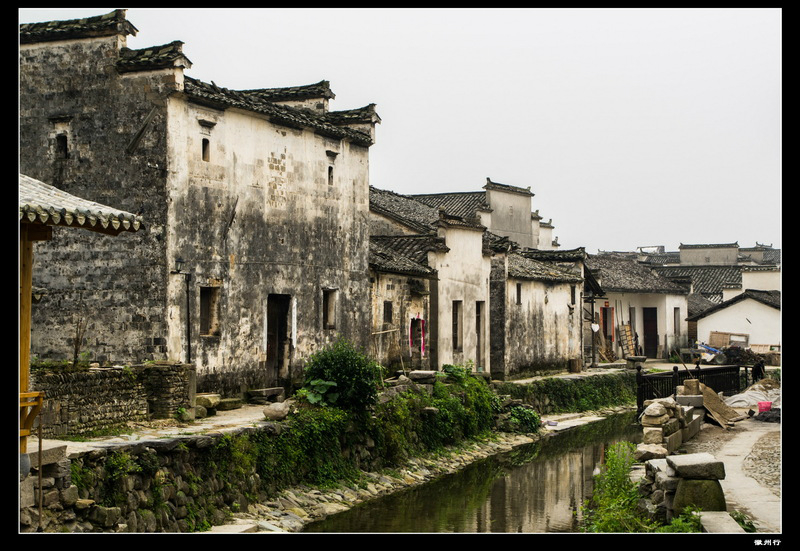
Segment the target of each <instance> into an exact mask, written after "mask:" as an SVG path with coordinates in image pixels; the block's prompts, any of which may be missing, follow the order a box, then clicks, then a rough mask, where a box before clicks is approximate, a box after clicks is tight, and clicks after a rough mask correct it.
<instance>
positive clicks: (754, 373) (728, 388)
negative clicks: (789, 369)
mask: <svg viewBox="0 0 800 551" xmlns="http://www.w3.org/2000/svg"><path fill="white" fill-rule="evenodd" d="M742 368H744V372H742V371H741V370H742ZM748 370H750V371H751V373H750V375H748ZM763 378H764V365H763V363H761V362H758V363H756V364H755V365H753V366H740V365H720V366H714V367H703V368H702V369H701V368H700V364H697V365H696V366H695V368H694V369H689V368H687V367H685V366H684V367H683V368H679V367H678V366H677V365H676V366H674V367H673V368H672V373H669V372H662V373H648V374H643V373H642V367H641V366H637V368H636V406H637V409H638V411H639V413H641V412H642V411H643V410H644V402H645V401H646V400H654V399H656V398H666V397H668V396H672V395H674V394H676V393H677V388H678V387H679V386H681V385H683V381H685V380H686V379H698V380H699V381H700V382H701V383H702V384H704V385H706V386H707V387H709V388H712V389H714V392H723V393H725V394H729V395H732V394H738V393H739V392H741V391H742V389H743V388H744V387H746V386H747V385H748V384H750V383H754V382H756V381H758V380H760V379H763Z"/></svg>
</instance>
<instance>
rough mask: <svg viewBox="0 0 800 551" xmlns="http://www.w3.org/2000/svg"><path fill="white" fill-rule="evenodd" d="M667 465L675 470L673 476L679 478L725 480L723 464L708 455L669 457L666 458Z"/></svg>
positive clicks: (696, 454)
mask: <svg viewBox="0 0 800 551" xmlns="http://www.w3.org/2000/svg"><path fill="white" fill-rule="evenodd" d="M667 463H669V465H670V467H672V468H673V469H675V475H676V476H678V477H680V478H694V479H703V480H724V479H725V464H724V463H723V462H722V461H719V460H718V459H717V458H716V457H714V456H713V455H711V454H710V453H689V454H686V455H671V456H669V457H667Z"/></svg>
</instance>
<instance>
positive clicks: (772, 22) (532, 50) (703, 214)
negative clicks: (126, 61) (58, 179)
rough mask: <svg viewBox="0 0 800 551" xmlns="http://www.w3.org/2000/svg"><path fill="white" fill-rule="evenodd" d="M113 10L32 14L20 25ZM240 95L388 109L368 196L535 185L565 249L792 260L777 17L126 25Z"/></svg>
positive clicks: (200, 16) (263, 13) (251, 16)
mask: <svg viewBox="0 0 800 551" xmlns="http://www.w3.org/2000/svg"><path fill="white" fill-rule="evenodd" d="M113 9H114V8H91V9H81V8H75V9H50V8H47V9H44V8H42V9H35V8H24V9H22V8H21V9H20V10H19V17H20V22H23V23H24V22H37V21H50V20H56V19H75V18H79V17H86V16H91V15H100V14H104V13H108V12H110V11H112V10H113ZM127 17H128V19H129V20H130V21H131V23H133V25H134V26H135V27H136V28H137V29H138V30H139V33H138V34H137V35H136V36H135V37H129V39H128V46H129V47H131V48H134V49H138V48H145V47H148V46H156V45H161V44H165V43H168V42H172V41H173V40H181V41H182V42H184V46H183V51H184V53H185V54H186V56H187V57H188V58H189V59H190V60H191V61H192V63H193V66H192V68H191V69H189V70H187V74H188V75H190V76H192V77H195V78H198V79H200V80H204V81H207V82H208V81H211V80H213V81H214V82H215V83H216V84H217V85H219V86H224V87H226V88H230V89H250V88H263V87H278V86H294V85H299V84H310V83H314V82H318V81H320V80H329V81H330V82H331V88H332V89H333V92H334V93H335V94H336V99H335V100H334V101H333V102H332V104H331V108H332V109H334V110H341V109H350V108H355V107H361V106H363V105H366V104H369V103H375V104H376V105H377V111H378V114H379V115H380V116H381V118H382V119H383V122H382V124H381V125H379V126H378V129H377V143H376V145H375V146H373V148H372V149H371V153H370V182H371V184H372V185H374V186H376V187H378V188H381V189H388V190H392V191H396V192H398V193H404V194H413V193H433V192H445V191H478V190H480V189H481V186H483V184H484V183H485V182H486V178H487V177H490V178H491V179H492V180H493V181H495V182H500V183H503V184H510V185H515V186H520V187H528V186H530V188H531V191H532V192H533V193H534V194H535V196H534V198H533V209H534V210H536V209H538V210H539V213H540V214H541V215H542V216H543V217H544V219H545V220H547V219H550V218H552V220H553V224H554V225H555V232H554V235H556V236H558V240H559V243H560V244H561V247H562V248H564V249H570V248H574V247H586V250H587V252H589V253H596V252H597V251H598V250H634V249H635V248H636V247H638V246H649V245H664V246H666V248H667V249H668V250H677V248H678V246H679V245H680V243H730V242H734V241H738V243H739V245H741V246H744V247H751V246H754V245H755V244H756V242H758V243H764V244H772V245H773V246H775V247H780V246H781V179H782V171H781V162H782V156H781V152H782V141H781V133H782V127H781V118H782V93H781V90H782V46H781V43H782V29H781V25H782V11H781V10H780V9H777V8H730V9H729V8H724V9H723V8H710V9H697V8H694V9H652V8H602V9H589V8H565V9H561V8H533V9H477V8H476V9H455V8H450V9H420V8H410V9H394V8H384V9H321V8H302V9H299V8H296V9H271V8H258V9H249V8H248V9H245V8H228V9H217V8H214V9H199V8H164V9H153V8H129V9H128V13H127Z"/></svg>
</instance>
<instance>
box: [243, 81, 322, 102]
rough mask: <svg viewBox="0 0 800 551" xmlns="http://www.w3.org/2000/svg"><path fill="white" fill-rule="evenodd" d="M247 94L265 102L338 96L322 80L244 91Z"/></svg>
mask: <svg viewBox="0 0 800 551" xmlns="http://www.w3.org/2000/svg"><path fill="white" fill-rule="evenodd" d="M242 91H243V92H245V93H247V94H252V95H254V96H258V97H259V98H261V99H263V100H264V101H291V100H304V99H316V98H319V99H333V98H335V97H336V94H334V93H333V91H332V90H331V83H330V82H329V81H327V80H321V81H319V82H317V83H314V84H304V85H301V86H284V87H282V88H258V89H254V90H242Z"/></svg>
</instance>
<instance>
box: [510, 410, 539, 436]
mask: <svg viewBox="0 0 800 551" xmlns="http://www.w3.org/2000/svg"><path fill="white" fill-rule="evenodd" d="M509 422H510V423H511V427H512V428H513V429H514V430H515V431H517V432H524V433H537V432H539V429H540V428H541V425H542V419H541V417H539V414H538V413H536V411H535V410H533V409H532V408H529V407H523V406H513V407H512V408H511V411H510V416H509Z"/></svg>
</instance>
